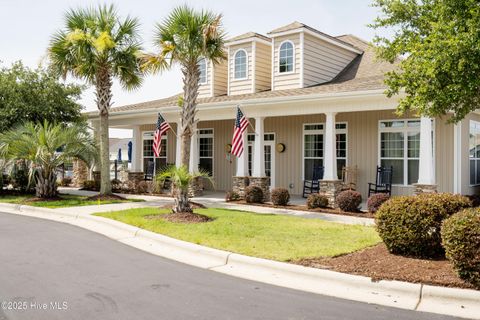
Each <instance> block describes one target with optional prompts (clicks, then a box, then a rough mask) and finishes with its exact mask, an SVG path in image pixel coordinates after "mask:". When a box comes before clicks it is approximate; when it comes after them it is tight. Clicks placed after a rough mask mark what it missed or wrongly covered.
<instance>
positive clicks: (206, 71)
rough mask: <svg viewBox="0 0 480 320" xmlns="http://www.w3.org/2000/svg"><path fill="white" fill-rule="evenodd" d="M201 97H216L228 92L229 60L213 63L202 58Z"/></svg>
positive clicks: (199, 95) (200, 65)
mask: <svg viewBox="0 0 480 320" xmlns="http://www.w3.org/2000/svg"><path fill="white" fill-rule="evenodd" d="M198 67H199V68H200V81H199V87H198V97H199V98H209V97H216V96H221V95H226V94H227V61H222V62H220V63H219V64H215V65H214V64H213V63H212V62H211V61H210V60H207V59H200V60H199V61H198Z"/></svg>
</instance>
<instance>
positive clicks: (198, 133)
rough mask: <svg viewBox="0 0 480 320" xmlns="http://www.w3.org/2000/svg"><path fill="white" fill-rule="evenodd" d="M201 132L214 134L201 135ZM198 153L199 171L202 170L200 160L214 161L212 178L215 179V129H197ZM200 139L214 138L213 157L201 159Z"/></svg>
mask: <svg viewBox="0 0 480 320" xmlns="http://www.w3.org/2000/svg"><path fill="white" fill-rule="evenodd" d="M201 130H212V133H202V134H201V133H200V131H201ZM196 136H197V149H198V150H197V151H198V167H197V168H198V169H200V159H202V158H203V159H210V158H211V159H212V178H213V177H215V129H214V128H197V131H196ZM200 138H212V156H211V157H200Z"/></svg>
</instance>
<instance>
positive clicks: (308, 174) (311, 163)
mask: <svg viewBox="0 0 480 320" xmlns="http://www.w3.org/2000/svg"><path fill="white" fill-rule="evenodd" d="M321 166H323V159H305V172H304V174H305V180H312V177H313V168H314V167H321Z"/></svg>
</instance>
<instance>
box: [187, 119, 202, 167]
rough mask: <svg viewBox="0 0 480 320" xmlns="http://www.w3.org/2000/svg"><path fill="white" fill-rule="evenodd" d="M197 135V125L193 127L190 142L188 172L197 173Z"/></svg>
mask: <svg viewBox="0 0 480 320" xmlns="http://www.w3.org/2000/svg"><path fill="white" fill-rule="evenodd" d="M198 156H199V155H198V135H197V125H194V126H193V132H192V139H191V141H190V163H189V169H190V172H197V171H198V162H199V161H200V160H199V157H198Z"/></svg>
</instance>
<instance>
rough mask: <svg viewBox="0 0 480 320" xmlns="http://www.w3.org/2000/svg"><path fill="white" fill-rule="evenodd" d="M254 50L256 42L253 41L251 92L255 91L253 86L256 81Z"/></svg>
mask: <svg viewBox="0 0 480 320" xmlns="http://www.w3.org/2000/svg"><path fill="white" fill-rule="evenodd" d="M256 51H257V43H256V42H253V43H252V93H255V87H256V83H255V78H256V77H255V74H256V73H257V71H256V70H255V67H256V60H257V55H256ZM247 61H248V59H247ZM247 66H248V64H247Z"/></svg>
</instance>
